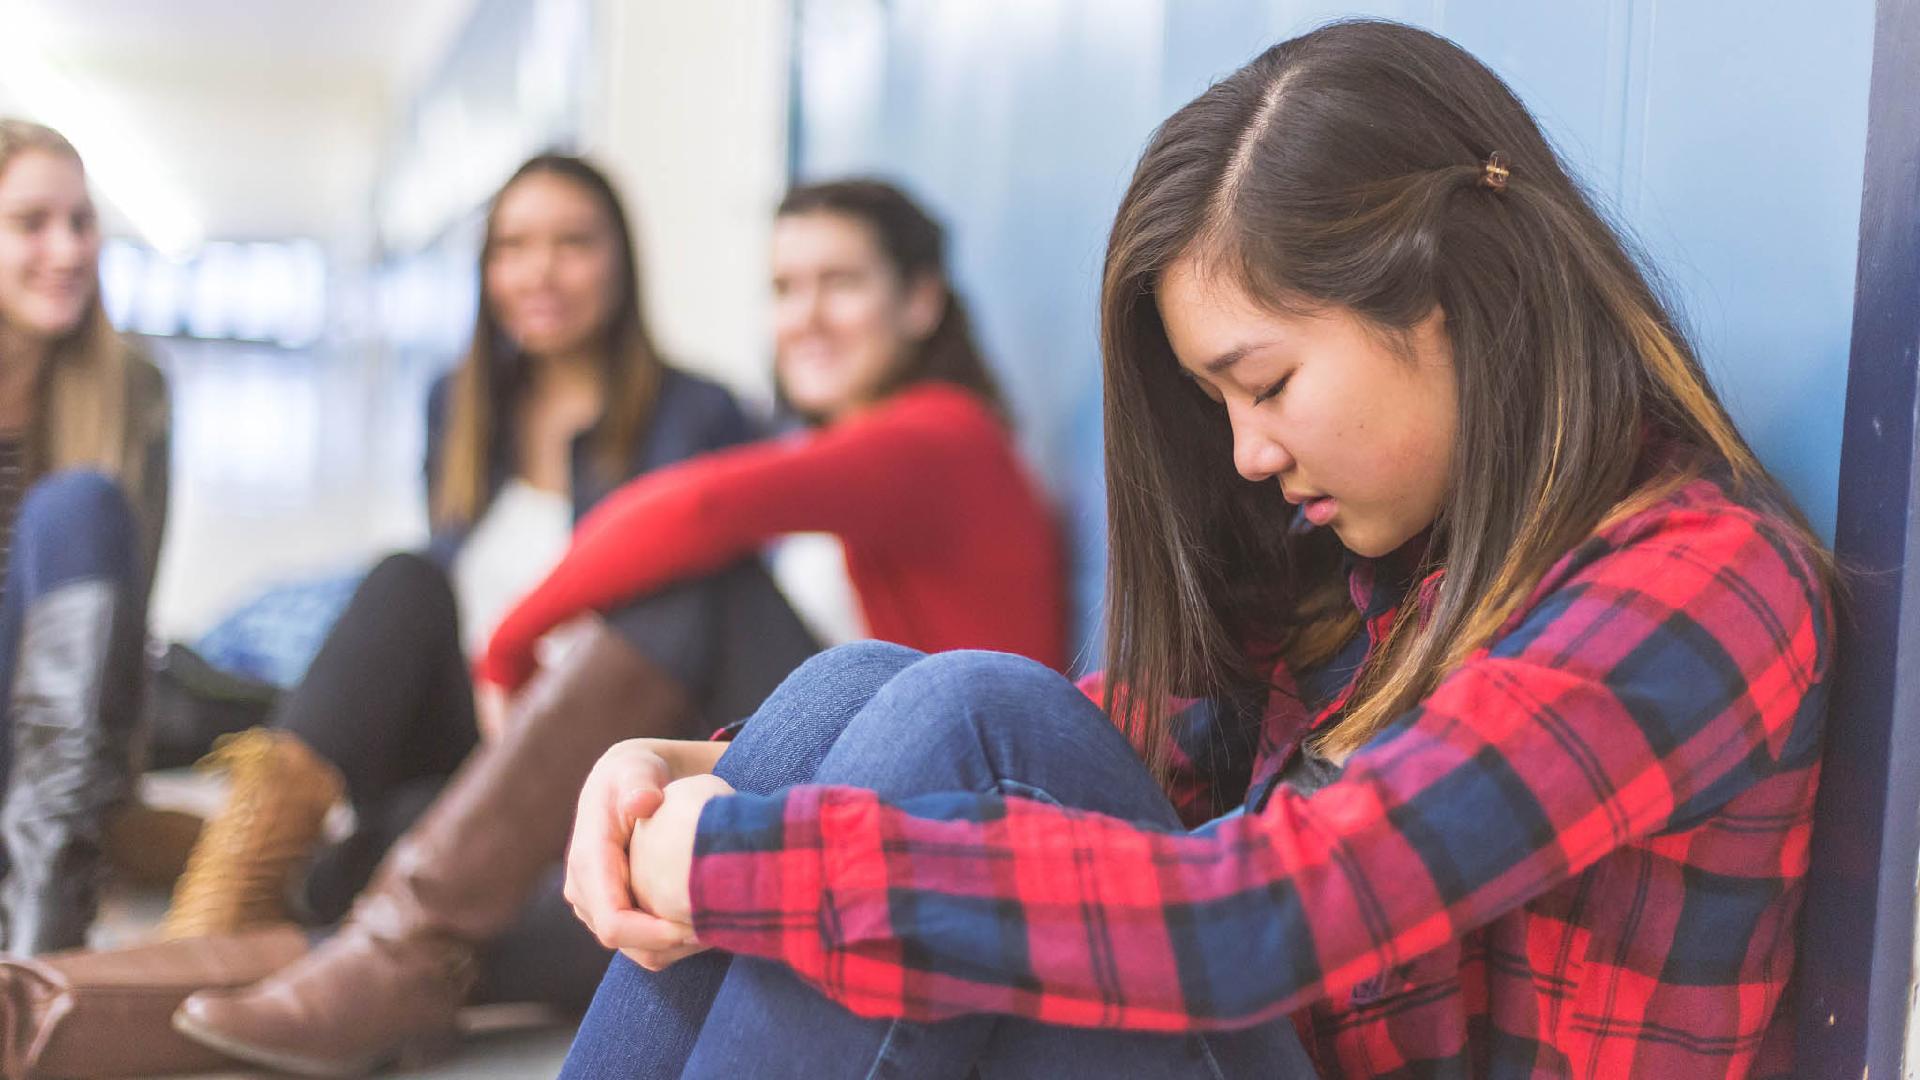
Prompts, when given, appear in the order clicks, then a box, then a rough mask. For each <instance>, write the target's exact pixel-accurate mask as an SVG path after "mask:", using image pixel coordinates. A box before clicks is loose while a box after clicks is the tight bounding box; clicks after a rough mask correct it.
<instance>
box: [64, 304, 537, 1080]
mask: <svg viewBox="0 0 1920 1080" xmlns="http://www.w3.org/2000/svg"><path fill="white" fill-rule="evenodd" d="M152 344H153V349H154V352H155V355H156V358H157V360H158V362H159V363H160V365H161V366H162V368H163V369H164V370H165V371H166V373H167V378H168V383H169V386H170V388H171V390H172V395H173V413H174V450H173V487H172V508H171V512H170V514H169V520H168V528H167V537H166V547H165V551H164V553H163V557H162V562H161V571H160V579H159V581H158V582H157V585H156V590H155V597H154V609H153V617H152V622H153V626H154V630H155V632H156V633H157V634H158V635H159V636H161V637H165V638H190V637H192V636H194V635H196V634H198V633H199V632H201V631H203V630H205V629H206V628H207V627H208V626H209V625H211V624H212V623H213V622H214V621H215V620H216V619H217V618H218V617H219V615H220V614H222V613H223V612H225V611H227V610H229V609H230V608H231V607H232V606H233V605H234V604H235V603H236V602H238V601H239V600H241V599H243V598H245V597H246V596H248V595H251V594H252V593H253V592H254V591H255V590H257V589H259V588H260V587H261V586H263V585H265V584H268V583H270V582H273V581H275V580H279V579H282V578H286V577H289V576H296V575H300V574H305V573H313V572H319V571H325V570H329V569H336V568H339V567H342V566H345V565H352V564H357V563H361V562H364V561H366V560H368V559H369V558H370V557H372V556H374V555H376V554H378V553H381V552H384V551H388V550H392V549H394V548H396V547H400V546H404V545H406V544H410V543H412V542H415V541H417V540H418V539H419V538H420V537H421V536H422V535H424V519H425V515H424V513H423V511H422V509H421V505H420V503H421V495H420V460H421V458H420V455H421V444H422V436H423V428H424V424H423V421H422V411H423V404H424V401H425V396H424V395H425V387H426V385H427V381H428V379H429V377H430V375H431V372H429V371H427V370H425V365H422V364H411V365H410V364H399V363H394V362H391V361H381V360H375V359H368V358H366V357H359V356H347V355H329V354H326V353H312V352H288V351H285V350H280V349H274V348H269V347H254V346H244V345H233V344H216V343H204V342H184V341H159V342H154V343H152ZM159 786H160V787H161V788H162V789H164V795H163V798H162V801H168V802H172V803H174V804H180V803H186V804H193V803H195V802H196V801H197V802H199V803H201V804H203V805H204V804H206V803H209V802H214V801H217V798H218V794H217V791H214V790H211V789H209V788H208V787H207V786H206V784H205V782H203V781H198V780H189V781H186V782H184V783H182V782H180V781H179V780H178V779H177V778H176V779H168V778H164V777H163V778H162V779H161V780H160V781H159ZM164 906H165V897H164V896H161V895H157V894H139V893H121V894H119V895H116V896H114V897H112V898H111V899H110V901H109V904H108V907H107V910H106V911H105V912H104V913H103V917H102V920H101V925H100V926H99V927H98V928H97V935H96V941H97V943H110V942H114V941H128V940H135V939H138V938H139V937H140V936H142V935H143V934H144V933H145V932H146V930H147V929H148V928H149V927H150V926H151V925H152V924H153V922H154V921H155V920H157V918H158V917H159V914H160V912H161V911H162V910H163V909H164ZM471 1019H472V1020H473V1022H474V1024H475V1025H477V1026H478V1030H477V1031H476V1033H475V1034H473V1036H472V1037H471V1038H469V1039H468V1040H466V1042H465V1043H464V1044H463V1045H462V1047H461V1051H460V1053H459V1054H458V1055H457V1056H456V1057H454V1058H452V1059H450V1060H447V1061H443V1062H440V1063H438V1064H436V1065H434V1066H433V1067H431V1068H427V1069H422V1070H417V1071H392V1072H389V1073H386V1074H383V1075H386V1076H391V1077H418V1078H422V1080H425V1078H429V1077H431V1078H436V1080H438V1078H451V1077H473V1078H499V1080H504V1078H509V1077H511V1078H513V1080H528V1078H533V1077H546V1076H552V1075H554V1074H555V1072H557V1071H558V1069H559V1065H560V1061H561V1059H562V1058H563V1057H564V1056H565V1054H566V1048H567V1044H568V1042H569V1040H570V1039H571V1035H572V1032H571V1029H570V1028H569V1027H567V1026H566V1025H563V1024H557V1023H556V1022H555V1021H554V1020H553V1019H552V1018H550V1017H545V1016H542V1015H540V1014H538V1013H535V1014H533V1015H531V1016H529V1015H527V1014H526V1013H525V1012H524V1011H522V1012H521V1013H519V1014H517V1015H516V1014H514V1013H512V1012H506V1013H503V1012H501V1011H498V1010H494V1011H490V1012H489V1011H485V1010H476V1011H475V1012H474V1014H473V1015H472V1017H471ZM253 1075H259V1074H255V1073H246V1072H236V1073H223V1074H219V1076H220V1078H221V1080H226V1078H229V1077H240V1076H253Z"/></svg>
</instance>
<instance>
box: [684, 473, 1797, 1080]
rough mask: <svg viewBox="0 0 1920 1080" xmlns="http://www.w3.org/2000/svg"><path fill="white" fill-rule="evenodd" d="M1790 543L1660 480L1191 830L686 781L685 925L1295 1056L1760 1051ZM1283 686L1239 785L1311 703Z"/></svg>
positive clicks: (801, 964)
mask: <svg viewBox="0 0 1920 1080" xmlns="http://www.w3.org/2000/svg"><path fill="white" fill-rule="evenodd" d="M1790 536H1791V534H1790V533H1789V532H1788V531H1787V530H1786V529H1785V528H1784V527H1783V526H1782V525H1781V524H1780V523H1779V522H1778V521H1777V520H1774V519H1771V518H1769V517H1767V516H1766V515H1764V514H1761V513H1758V512H1755V511H1752V510H1750V509H1747V508H1743V507H1741V506H1738V505H1735V504H1734V503H1733V502H1732V501H1731V500H1730V499H1729V498H1728V497H1727V496H1726V495H1725V494H1724V492H1723V490H1722V488H1721V487H1719V486H1717V485H1716V484H1714V483H1712V482H1709V481H1705V480H1702V481H1697V482H1694V483H1692V484H1690V485H1688V486H1687V487H1686V488H1684V489H1682V490H1681V491H1679V492H1676V493H1675V494H1674V495H1672V496H1671V497H1669V498H1668V499H1666V500H1665V501H1664V502H1662V503H1661V504H1659V505H1656V506H1654V507H1653V508H1651V509H1649V510H1647V511H1645V512H1642V513H1640V514H1637V515H1635V516H1633V517H1631V518H1629V519H1627V520H1624V521H1621V522H1619V523H1617V524H1614V525H1612V526H1611V527H1609V528H1607V529H1605V530H1603V531H1602V532H1600V533H1599V534H1597V535H1595V536H1593V537H1592V538H1590V539H1589V540H1588V541H1587V542H1585V543H1583V544H1581V545H1580V546H1579V547H1578V548H1577V549H1576V550H1574V551H1572V552H1570V553H1569V554H1568V555H1567V556H1566V557H1564V558H1563V559H1562V560H1560V562H1559V563H1557V564H1556V565H1555V566H1554V567H1553V568H1552V569H1551V570H1550V571H1549V572H1548V574H1547V575H1546V576H1545V578H1544V579H1543V580H1542V581H1541V582H1540V584H1539V586H1538V587H1537V588H1536V589H1535V591H1534V592H1533V594H1532V595H1531V596H1530V597H1529V599H1528V601H1527V602H1526V603H1525V604H1524V605H1523V606H1522V607H1521V609H1520V610H1519V611H1518V612H1517V613H1516V614H1515V615H1514V617H1513V618H1512V620H1511V621H1510V622H1509V623H1508V624H1507V625H1506V626H1505V627H1504V628H1503V629H1502V631H1501V632H1500V633H1499V634H1498V635H1497V636H1496V638H1495V640H1494V641H1493V642H1492V644H1491V646H1490V647H1488V648H1485V649H1483V650H1481V651H1480V652H1479V653H1477V654H1476V655H1474V656H1472V657H1470V658H1469V659H1468V661H1467V662H1466V663H1465V664H1463V665H1462V666H1461V667H1460V668H1458V669H1457V670H1455V671H1453V672H1452V673H1450V674H1449V675H1448V676H1447V677H1446V678H1445V679H1444V680H1443V681H1442V682H1441V683H1440V685H1439V686H1437V687H1436V688H1435V689H1434V691H1433V693H1432V694H1431V695H1429V696H1428V697H1427V698H1426V699H1425V700H1424V701H1423V702H1421V704H1420V705H1419V706H1418V707H1416V708H1415V709H1413V710H1411V711H1410V712H1409V713H1408V714H1407V715H1405V716H1403V717H1401V718H1399V719H1398V720H1397V721H1396V722H1395V723H1393V724H1392V725H1391V726H1390V727H1389V728H1388V729H1387V730H1385V731H1383V732H1382V733H1381V734H1380V735H1378V736H1377V737H1375V738H1374V739H1373V740H1372V741H1371V742H1370V743H1369V744H1368V745H1366V746H1365V747H1363V748H1362V749H1361V750H1360V751H1359V752H1357V753H1356V754H1354V755H1353V757H1352V758H1351V759H1350V760H1349V761H1348V763H1347V765H1346V768H1345V771H1344V773H1343V774H1342V775H1341V776H1340V777H1339V778H1338V779H1337V780H1335V781H1334V782H1332V783H1330V784H1329V785H1328V786H1326V787H1325V788H1323V789H1321V790H1320V791H1318V792H1316V793H1315V794H1313V795H1312V796H1310V797H1302V796H1301V795H1299V794H1298V793H1297V792H1295V791H1293V790H1292V789H1291V788H1290V787H1287V786H1285V785H1280V786H1278V787H1276V788H1274V789H1273V792H1272V794H1271V796H1270V797H1269V798H1267V799H1266V800H1265V801H1264V803H1263V804H1261V805H1259V806H1258V808H1257V810H1251V809H1250V810H1249V811H1248V812H1246V813H1244V814H1237V815H1229V816H1227V817H1224V818H1221V819H1219V820H1216V821H1214V822H1211V823H1209V824H1207V825H1205V826H1203V827H1201V828H1199V829H1196V830H1194V831H1192V832H1187V833H1180V832H1160V831H1154V830H1151V829H1148V828H1145V827H1142V826H1139V825H1135V824H1130V823H1127V822H1122V821H1117V820H1114V819H1111V818H1106V817H1101V816H1098V815H1094V814H1089V813H1084V812H1078V811H1072V810H1065V809H1061V808H1059V807H1056V806H1051V805H1045V804H1040V803H1036V802H1031V801H1026V800H1022V799H1018V798H996V797H991V796H980V795H929V796H925V797H921V798H917V799H910V800H903V801H900V802H898V803H895V804H892V805H889V804H887V803H884V802H882V801H881V800H879V799H878V798H877V797H876V796H875V795H874V794H873V793H872V792H868V791H860V790H853V789H842V788H826V787H799V788H793V789H790V790H789V791H787V792H784V793H782V794H779V795H776V796H772V797H766V798H759V797H750V796H733V797H729V798H724V799H717V800H714V801H713V802H712V803H710V804H709V805H708V806H707V808H706V810H705V812H704V813H703V815H702V817H701V821H700V829H699V835H698V841H697V848H696V858H695V862H694V867H693V874H692V879H691V883H690V884H691V889H692V897H693V905H694V921H695V927H696V929H697V931H698V933H699V935H700V937H701V938H702V940H704V941H707V942H709V943H711V944H713V945H716V946H718V947H720V948H723V949H728V950H731V951H734V952H738V953H744V954H751V955H755V956H762V957H767V958H771V959H774V960H778V961H780V962H782V963H785V964H787V965H789V966H791V967H792V968H793V970H795V971H796V972H797V973H799V974H800V976H801V977H803V978H805V979H807V980H808V981H809V982H811V983H813V984H814V985H816V986H818V987H819V988H820V990H821V991H822V992H823V993H825V994H827V995H828V996H829V997H831V998H832V999H833V1000H835V1001H837V1002H840V1003H841V1004H842V1005H844V1006H845V1007H847V1008H849V1009H851V1010H852V1011H854V1012H856V1013H858V1014H861V1015H866V1016H890V1017H905V1018H909V1019H916V1020H937V1019H941V1018H945V1017H951V1016H954V1015H958V1014H963V1013H971V1012H992V1013H1003V1014H1011V1015H1018V1016H1023V1017H1028V1018H1031V1019H1034V1020H1038V1021H1042V1022H1047V1023H1056V1024H1067V1025H1077V1026H1087V1027H1103V1028H1123V1029H1130V1030H1138V1031H1164V1032H1179V1031H1193V1030H1200V1031H1204V1030H1210V1029H1226V1028H1235V1027H1242V1026H1246V1025H1249V1024H1254V1023H1258V1022H1261V1021H1265V1020H1271V1019H1273V1018H1276V1017H1280V1016H1284V1015H1288V1014H1292V1015H1293V1018H1294V1020H1295V1021H1296V1023H1298V1024H1299V1025H1300V1027H1301V1029H1302V1032H1303V1034H1304V1035H1305V1036H1306V1038H1307V1042H1308V1046H1309V1048H1310V1049H1311V1050H1312V1052H1313V1054H1314V1056H1315V1058H1316V1061H1317V1063H1318V1066H1319V1068H1320V1070H1321V1071H1322V1072H1323V1074H1325V1075H1328V1076H1434V1075H1447V1076H1461V1075H1471V1076H1501V1077H1507V1076H1580V1077H1601V1078H1612V1077H1629V1076H1631V1077H1659V1078H1663V1080H1665V1078H1674V1077H1721V1076H1726V1077H1736V1076H1746V1075H1749V1074H1750V1073H1752V1072H1755V1071H1761V1070H1765V1069H1769V1068H1771V1067H1772V1066H1775V1065H1778V1064H1779V1063H1780V1062H1783V1061H1785V1060H1787V1056H1789V1055H1790V1053H1791V1048H1790V1045H1789V1044H1788V1040H1789V1039H1790V1035H1791V1028H1792V1023H1793V1017H1792V1010H1791V1009H1790V1008H1788V1007H1785V1006H1783V1004H1782V1000H1783V996H1784V995H1785V992H1786V988H1787V982H1788V977H1789V975H1790V974H1791V972H1792V968H1793V958H1794V936H1795V930H1796V925H1797V922H1798V919H1797V915H1798V910H1799V906H1800V900H1801V896H1802V894H1803V891H1804V877H1805V873H1806V867H1807V841H1808V834H1809V831H1810V824H1811V817H1812V810H1813V797H1814V789H1815V784H1816V780H1817V777H1818V772H1819V766H1818V760H1819V742H1820V730H1821V726H1822V718H1823V713H1824V690H1823V680H1824V676H1825V672H1826V670H1827V665H1828V659H1829V655H1830V640H1831V619H1832V617H1831V611H1830V608H1829V602H1828V599H1827V597H1826V595H1825V593H1824V591H1823V590H1822V588H1821V586H1820V584H1819V582H1818V579H1817V577H1816V576H1815V574H1814V572H1813V571H1812V569H1811V568H1810V564H1809V560H1808V559H1807V557H1806V553H1805V552H1804V551H1803V550H1801V549H1800V548H1798V547H1796V545H1795V543H1794V541H1793V540H1792V539H1790ZM1378 623H1379V620H1375V624H1376V627H1377V625H1378ZM1286 682H1287V680H1284V678H1283V680H1282V683H1283V685H1281V686H1279V687H1277V689H1276V693H1275V694H1274V697H1273V704H1272V705H1271V707H1270V708H1269V709H1268V713H1267V717H1266V720H1265V722H1264V729H1265V730H1263V732H1262V733H1261V738H1260V740H1259V744H1260V745H1259V760H1258V761H1257V762H1256V763H1255V765H1254V768H1253V778H1252V779H1253V784H1254V787H1255V790H1259V785H1260V783H1261V782H1262V779H1263V778H1264V777H1271V776H1272V775H1274V774H1275V773H1276V772H1277V770H1278V768H1279V766H1280V763H1281V761H1282V760H1284V758H1285V757H1286V756H1287V755H1288V754H1290V753H1292V752H1293V750H1294V749H1295V747H1296V746H1297V745H1298V743H1299V738H1300V734H1301V732H1302V731H1303V730H1304V729H1306V728H1307V727H1309V725H1310V722H1311V721H1310V720H1308V719H1306V718H1305V717H1304V710H1303V709H1302V708H1301V707H1300V706H1299V705H1298V703H1297V698H1295V697H1294V696H1293V695H1292V694H1291V693H1290V691H1289V688H1288V686H1287V685H1285V683H1286ZM1288 702H1293V703H1294V704H1293V705H1292V706H1291V707H1289V706H1288ZM1242 775H1245V774H1242ZM1174 794H1175V796H1176V801H1178V802H1180V803H1182V804H1184V805H1187V806H1192V805H1194V803H1193V796H1192V792H1190V791H1189V792H1184V793H1182V792H1175V793H1174ZM1182 796H1184V797H1182Z"/></svg>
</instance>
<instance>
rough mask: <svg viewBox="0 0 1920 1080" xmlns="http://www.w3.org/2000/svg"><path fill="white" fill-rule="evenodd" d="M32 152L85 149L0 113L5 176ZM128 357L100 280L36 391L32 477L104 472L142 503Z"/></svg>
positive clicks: (29, 441) (30, 435)
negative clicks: (129, 400) (131, 430)
mask: <svg viewBox="0 0 1920 1080" xmlns="http://www.w3.org/2000/svg"><path fill="white" fill-rule="evenodd" d="M29 151H39V152H41V153H48V154H58V155H62V156H64V157H67V158H69V159H71V160H72V161H73V162H74V163H75V164H79V162H80V154H79V151H77V150H75V149H74V148H73V144H72V143H70V142H68V141H67V140H66V138H65V137H64V136H62V135H61V134H60V133H59V132H57V131H55V130H53V129H52V128H50V127H47V126H45V125H43V124H35V123H31V122H29V121H26V120H16V119H10V118H3V117H0V176H4V175H5V174H6V171H7V167H8V166H9V165H11V164H12V163H13V160H14V159H15V158H17V157H19V156H20V155H21V154H24V153H27V152H29ZM4 359H5V358H4V357H0V361H3V360H4ZM128 360H129V349H128V346H127V344H126V342H124V341H123V340H121V337H120V335H119V333H118V332H117V331H115V330H114V328H113V323H112V322H111V321H109V320H108V319H107V312H106V309H105V308H104V307H103V306H101V303H100V290H99V287H98V285H97V283H96V285H95V287H94V291H93V297H92V299H91V300H89V301H88V302H87V308H86V311H85V312H84V313H83V314H82V315H81V316H80V322H79V324H78V325H77V326H75V327H74V328H73V330H72V331H70V332H69V333H67V334H66V335H65V336H64V337H62V338H60V339H59V340H58V341H56V342H54V345H53V350H52V352H51V353H50V354H49V355H48V356H47V359H46V363H45V365H44V366H42V368H41V369H40V375H39V379H38V381H37V382H36V384H35V386H34V388H33V395H34V400H33V413H32V419H31V420H30V421H29V424H28V429H27V432H26V449H27V470H28V475H29V477H37V476H40V475H43V474H45V473H48V472H53V471H55V470H59V469H70V468H89V469H99V470H101V471H103V472H105V473H106V474H107V475H109V476H112V477H114V478H115V479H116V480H117V481H119V483H120V484H121V486H122V487H123V489H125V490H126V492H127V495H128V496H129V498H132V499H134V500H135V501H136V502H137V500H138V497H139V494H140V492H139V491H137V490H136V489H137V488H138V486H139V485H140V482H141V477H142V473H143V472H144V469H143V467H142V466H143V465H144V463H143V462H140V461H137V460H134V458H135V456H137V455H139V454H141V453H143V452H144V446H143V445H142V444H141V443H140V440H137V439H135V440H131V441H130V440H129V432H128V427H129V418H128V415H127V404H128V403H127V378H128Z"/></svg>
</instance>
